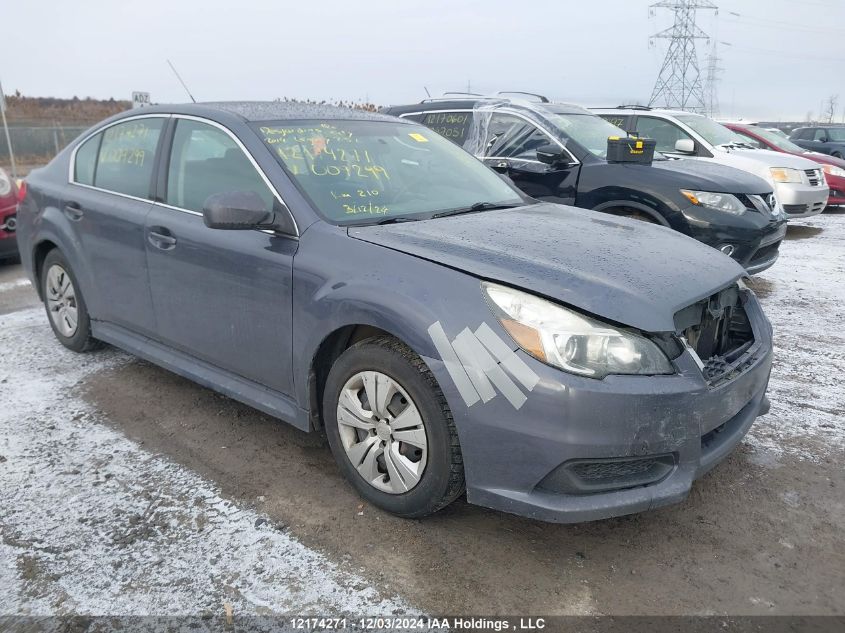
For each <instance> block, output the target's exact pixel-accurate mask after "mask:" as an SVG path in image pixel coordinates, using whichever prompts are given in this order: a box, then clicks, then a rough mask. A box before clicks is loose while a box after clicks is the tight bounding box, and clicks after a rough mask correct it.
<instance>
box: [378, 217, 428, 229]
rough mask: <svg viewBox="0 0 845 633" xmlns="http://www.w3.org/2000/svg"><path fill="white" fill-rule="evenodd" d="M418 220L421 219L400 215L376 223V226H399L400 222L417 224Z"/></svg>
mask: <svg viewBox="0 0 845 633" xmlns="http://www.w3.org/2000/svg"><path fill="white" fill-rule="evenodd" d="M417 220H419V218H409V217H408V216H406V215H400V216H397V217H395V218H384V219H383V220H379V221H378V222H376V224H377V225H379V226H381V225H382V224H399V223H400V222H416V221H417Z"/></svg>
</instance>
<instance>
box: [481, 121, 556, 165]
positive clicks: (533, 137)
mask: <svg viewBox="0 0 845 633" xmlns="http://www.w3.org/2000/svg"><path fill="white" fill-rule="evenodd" d="M551 142H552V140H551V139H550V138H549V137H548V136H546V134H544V133H543V132H542V131H540V130H539V129H538V128H536V127H535V126H533V125H531V124H530V123H528V122H527V121H525V120H524V119H521V118H519V117H515V116H512V115H510V114H494V115H493V116H492V117H490V124H489V126H488V128H487V144H486V150H485V152H484V155H485V156H489V157H497V158H513V159H521V160H537V148H538V147H542V146H543V145H549V144H550V143H551Z"/></svg>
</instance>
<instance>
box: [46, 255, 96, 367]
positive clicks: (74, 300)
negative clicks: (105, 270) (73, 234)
mask: <svg viewBox="0 0 845 633" xmlns="http://www.w3.org/2000/svg"><path fill="white" fill-rule="evenodd" d="M41 296H42V297H43V298H44V308H45V309H46V310H47V319H48V320H49V321H50V327H51V328H53V334H55V335H56V338H57V339H59V342H60V343H61V344H62V345H64V346H65V347H67V348H68V349H70V350H73V351H74V352H86V351H88V350H91V349H95V348H96V347H98V346H99V341H97V340H96V339H95V338H94V337H93V336H91V319H90V318H89V316H88V309H87V308H86V306H85V299H84V298H83V297H82V292H81V290H80V289H79V283H78V282H77V281H76V277H75V276H74V274H73V271H72V270H71V268H70V264H68V262H67V260H66V259H65V256H64V255H62V253H61V251H59V250H58V249H53V250H52V251H50V252H49V253H47V257H45V258H44V264H43V265H42V266H41Z"/></svg>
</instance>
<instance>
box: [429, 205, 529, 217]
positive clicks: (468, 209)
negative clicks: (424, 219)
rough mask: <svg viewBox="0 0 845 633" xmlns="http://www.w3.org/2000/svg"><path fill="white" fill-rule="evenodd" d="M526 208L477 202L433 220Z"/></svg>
mask: <svg viewBox="0 0 845 633" xmlns="http://www.w3.org/2000/svg"><path fill="white" fill-rule="evenodd" d="M521 206H524V205H522V204H499V203H497V202H476V203H475V204H471V205H470V206H468V207H459V208H457V209H450V210H449V211H441V212H440V213H435V214H434V215H433V216H431V217H433V218H445V217H446V216H447V215H462V214H464V213H478V212H479V211H495V210H497V209H514V208H516V207H521Z"/></svg>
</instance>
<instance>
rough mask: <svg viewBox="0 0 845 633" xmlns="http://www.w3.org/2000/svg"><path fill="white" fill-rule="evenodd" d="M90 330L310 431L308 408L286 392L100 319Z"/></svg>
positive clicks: (138, 354)
mask: <svg viewBox="0 0 845 633" xmlns="http://www.w3.org/2000/svg"><path fill="white" fill-rule="evenodd" d="M91 333H92V334H93V335H94V338H97V339H99V340H101V341H104V342H106V343H110V344H111V345H114V346H115V347H119V348H120V349H122V350H124V351H127V352H129V353H130V354H134V355H135V356H138V357H140V358H143V359H144V360H148V361H150V362H151V363H154V364H156V365H158V366H159V367H163V368H164V369H167V370H168V371H172V372H173V373H174V374H178V375H180V376H183V377H184V378H188V379H189V380H192V381H194V382H195V383H197V384H200V385H202V386H203V387H207V388H208V389H212V390H214V391H217V392H219V393H222V394H223V395H225V396H229V397H230V398H232V399H234V400H238V401H240V402H243V403H244V404H248V405H249V406H251V407H254V408H256V409H258V410H259V411H263V412H264V413H266V414H268V415H272V416H273V417H275V418H279V419H281V420H283V421H284V422H287V423H288V424H291V425H293V426H295V427H296V428H298V429H299V430H301V431H306V432H307V431H310V430H311V424H310V421H309V415H308V411H306V410H304V409H301V408H300V407H299V406H297V404H296V403H295V402H294V401H293V400H292V399H291V398H290V397H288V396H286V395H284V394H281V393H279V392H278V391H274V390H272V389H269V388H267V387H265V386H263V385H259V384H257V383H255V382H252V381H251V380H247V379H245V378H243V377H241V376H238V375H236V374H233V373H231V372H229V371H226V370H225V369H220V368H219V367H216V366H214V365H211V364H209V363H206V362H204V361H201V360H198V359H196V358H194V357H193V356H189V355H188V354H185V353H184V352H180V351H178V350H174V349H172V348H170V347H167V346H166V345H163V344H161V343H159V342H157V341H154V340H152V339H150V338H147V337H146V336H141V335H139V334H135V333H134V332H130V331H128V330H126V329H125V328H123V327H120V326H118V325H114V324H112V323H105V322H103V321H92V322H91Z"/></svg>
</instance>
